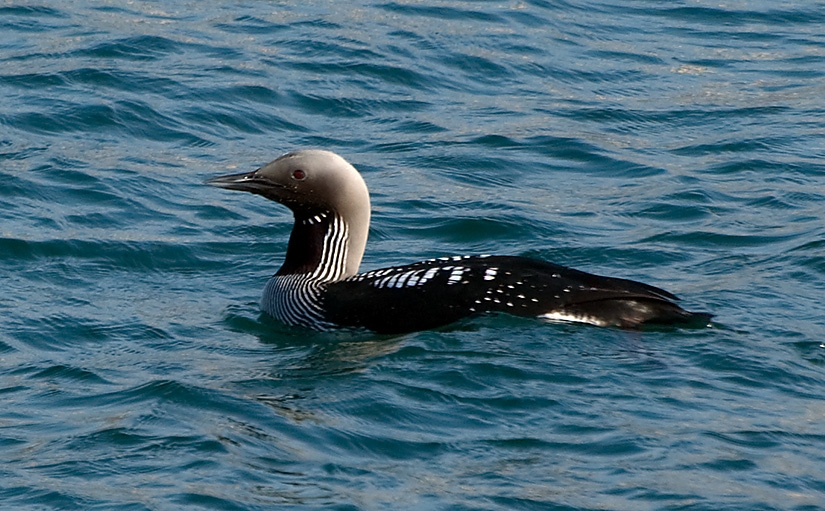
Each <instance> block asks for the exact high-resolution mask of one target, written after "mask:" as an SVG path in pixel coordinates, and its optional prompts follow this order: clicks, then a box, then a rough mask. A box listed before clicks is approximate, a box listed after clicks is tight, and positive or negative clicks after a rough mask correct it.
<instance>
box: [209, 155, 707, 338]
mask: <svg viewBox="0 0 825 511" xmlns="http://www.w3.org/2000/svg"><path fill="white" fill-rule="evenodd" d="M208 182H209V184H212V185H214V186H219V187H222V188H227V189H231V190H241V191H246V192H251V193H254V194H257V195H262V196H264V197H266V198H268V199H271V200H274V201H276V202H279V203H281V204H283V205H285V206H287V207H289V208H290V209H291V210H292V212H293V214H294V216H295V223H294V225H293V229H292V233H291V234H290V238H289V244H288V246H287V252H286V257H285V259H284V263H283V265H282V266H281V268H280V269H279V270H278V272H277V273H275V275H273V276H272V278H270V279H269V281H268V282H267V285H266V288H265V289H264V295H263V299H262V302H261V306H262V308H263V309H264V311H265V312H267V313H268V314H270V315H271V316H273V317H275V318H277V319H279V320H280V321H282V322H284V323H286V324H288V325H295V326H302V327H308V328H314V329H318V330H326V329H330V328H339V327H356V328H368V329H371V330H374V331H376V332H383V333H401V332H411V331H416V330H425V329H430V328H435V327H439V326H443V325H447V324H449V323H452V322H454V321H456V320H459V319H461V318H465V317H467V316H472V315H474V314H484V313H496V312H502V313H509V314H514V315H517V316H530V317H539V318H544V319H548V320H553V321H574V322H582V323H589V324H593V325H599V326H616V327H620V328H637V327H639V326H641V325H644V324H650V323H655V324H674V323H682V324H685V323H703V324H707V322H708V321H709V320H710V318H711V315H710V314H706V313H702V312H688V311H686V310H684V309H682V308H681V307H679V306H678V305H676V303H675V301H676V300H678V299H677V298H676V297H675V296H674V295H672V294H671V293H669V292H667V291H664V290H662V289H659V288H657V287H653V286H649V285H647V284H642V283H640V282H635V281H632V280H626V279H620V278H612V277H602V276H598V275H593V274H590V273H585V272H582V271H579V270H574V269H571V268H566V267H564V266H559V265H557V264H553V263H548V262H545V261H540V260H536V259H529V258H524V257H512V256H457V257H448V258H442V259H431V260H427V261H422V262H419V263H414V264H410V265H406V266H396V267H392V268H383V269H379V270H373V271H368V272H365V273H358V267H359V265H360V264H361V259H362V256H363V254H364V249H365V247H366V242H367V234H368V231H369V220H370V200H369V192H368V191H367V187H366V184H365V183H364V180H363V179H362V178H361V175H360V174H359V173H358V171H357V170H355V167H353V166H352V165H350V164H349V163H348V162H347V161H346V160H344V159H343V158H341V157H340V156H338V155H337V154H335V153H331V152H329V151H321V150H305V151H297V152H295V153H289V154H286V155H284V156H282V157H280V158H278V159H276V160H275V161H273V162H271V163H269V164H268V165H265V166H263V167H261V168H260V169H258V170H256V171H254V172H248V173H243V174H233V175H229V176H221V177H217V178H214V179H210V180H209V181H208Z"/></svg>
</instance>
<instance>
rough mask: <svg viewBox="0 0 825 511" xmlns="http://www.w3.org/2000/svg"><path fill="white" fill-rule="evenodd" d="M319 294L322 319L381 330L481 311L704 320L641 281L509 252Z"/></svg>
mask: <svg viewBox="0 0 825 511" xmlns="http://www.w3.org/2000/svg"><path fill="white" fill-rule="evenodd" d="M323 300H324V301H323V309H324V311H325V319H326V320H327V321H329V322H330V323H333V324H337V325H340V326H352V327H364V328H369V329H371V330H374V331H376V332H386V333H395V332H408V331H415V330H421V329H428V328H435V327H438V326H442V325H446V324H449V323H452V322H454V321H456V320H459V319H461V318H464V317H467V316H471V315H474V314H481V313H489V312H504V313H508V314H514V315H517V316H526V317H540V318H544V319H548V320H556V321H574V322H582V323H590V324H593V325H599V326H616V327H621V328H635V327H638V326H640V325H642V324H644V323H651V322H656V323H673V322H685V321H694V320H697V319H700V320H701V319H707V317H704V318H702V317H699V318H697V317H696V316H695V313H690V312H686V311H684V310H683V309H681V308H680V307H679V306H677V305H675V304H674V303H673V301H674V300H677V298H676V297H675V296H673V295H672V294H670V293H668V292H667V291H664V290H662V289H658V288H656V287H653V286H648V285H647V284H642V283H639V282H635V281H632V280H625V279H617V278H610V277H601V276H598V275H592V274H589V273H585V272H582V271H578V270H574V269H571V268H566V267H563V266H559V265H556V264H552V263H548V262H545V261H540V260H536V259H530V258H525V257H510V256H458V257H448V258H440V259H431V260H428V261H422V262H420V263H415V264H411V265H406V266H397V267H392V268H385V269H380V270H374V271H370V272H366V273H362V274H358V275H355V276H353V277H349V278H347V279H345V280H343V281H341V282H335V283H330V284H328V285H327V289H326V292H325V293H324V299H323Z"/></svg>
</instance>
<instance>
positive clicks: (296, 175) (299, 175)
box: [292, 169, 307, 181]
mask: <svg viewBox="0 0 825 511" xmlns="http://www.w3.org/2000/svg"><path fill="white" fill-rule="evenodd" d="M292 177H293V178H294V179H297V180H298V181H303V180H304V179H305V178H306V177H307V173H306V172H304V171H303V170H301V169H298V170H294V171H292Z"/></svg>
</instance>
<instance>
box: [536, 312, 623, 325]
mask: <svg viewBox="0 0 825 511" xmlns="http://www.w3.org/2000/svg"><path fill="white" fill-rule="evenodd" d="M538 317H539V318H541V319H547V320H550V321H563V322H567V323H587V324H588V325H596V326H607V323H605V322H604V321H602V320H600V319H596V318H594V317H592V316H582V315H577V314H570V313H567V312H548V313H547V314H540V315H539V316H538Z"/></svg>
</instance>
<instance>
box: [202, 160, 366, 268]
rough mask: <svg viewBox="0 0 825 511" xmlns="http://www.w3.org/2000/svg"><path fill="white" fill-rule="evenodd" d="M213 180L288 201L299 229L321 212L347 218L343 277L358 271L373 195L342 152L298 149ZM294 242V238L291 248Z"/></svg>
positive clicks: (228, 186)
mask: <svg viewBox="0 0 825 511" xmlns="http://www.w3.org/2000/svg"><path fill="white" fill-rule="evenodd" d="M207 183H208V184H210V185H213V186H218V187H221V188H227V189H229V190H241V191H244V192H251V193H255V194H258V195H263V196H264V197H266V198H267V199H270V200H273V201H275V202H279V203H281V204H283V205H284V206H287V207H288V208H289V209H291V210H292V212H293V213H294V215H295V220H296V222H295V229H298V228H299V226H300V225H299V224H300V222H301V221H306V220H307V219H309V222H310V223H311V219H312V218H313V217H316V216H318V215H321V216H324V215H329V214H333V215H335V216H337V217H339V218H341V219H342V220H343V221H344V222H345V223H346V224H347V229H348V239H347V246H346V247H345V253H346V268H345V271H344V275H343V277H347V276H350V275H354V274H356V273H358V266H359V265H360V264H361V257H362V256H363V254H364V248H365V247H366V244H367V234H368V232H369V223H370V197H369V192H368V191H367V185H366V184H365V183H364V180H363V179H362V178H361V175H360V174H359V173H358V171H357V170H355V167H353V166H352V165H350V164H349V163H348V162H347V161H346V160H345V159H343V158H342V157H340V156H338V155H337V154H335V153H333V152H330V151H323V150H319V149H308V150H301V151H296V152H294V153H289V154H285V155H283V156H281V157H280V158H278V159H277V160H275V161H273V162H271V163H269V164H267V165H264V166H263V167H261V168H259V169H258V170H255V171H253V172H247V173H242V174H232V175H228V176H220V177H216V178H213V179H210V180H209V181H207ZM295 237H296V232H295V230H293V238H295ZM292 243H293V242H292V239H291V240H290V250H292ZM296 248H298V247H296ZM287 257H288V258H289V253H288V254H287Z"/></svg>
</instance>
